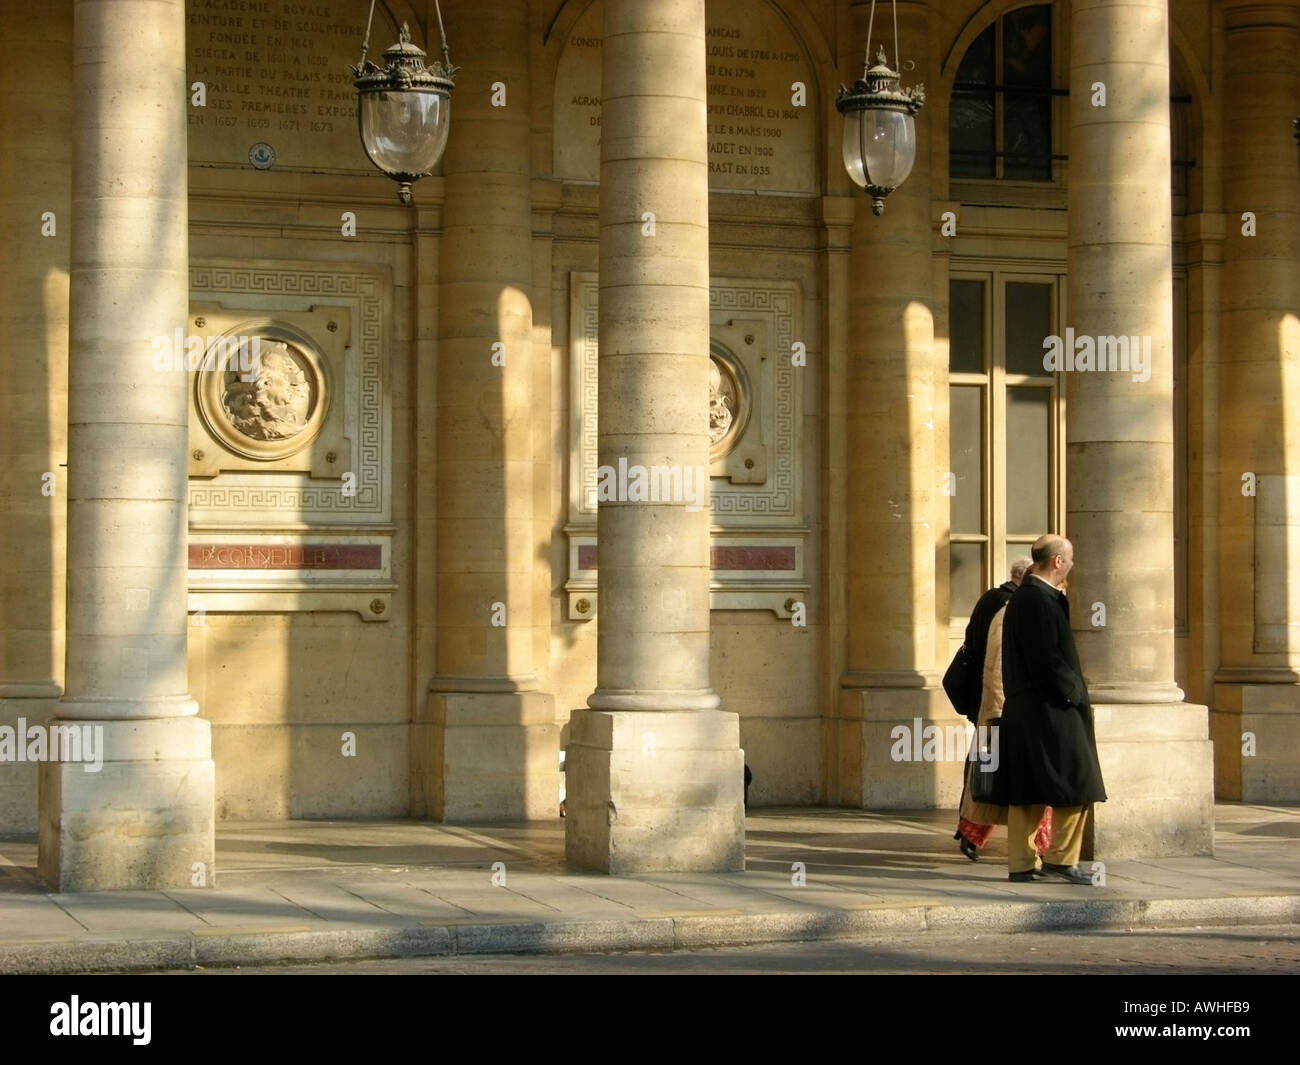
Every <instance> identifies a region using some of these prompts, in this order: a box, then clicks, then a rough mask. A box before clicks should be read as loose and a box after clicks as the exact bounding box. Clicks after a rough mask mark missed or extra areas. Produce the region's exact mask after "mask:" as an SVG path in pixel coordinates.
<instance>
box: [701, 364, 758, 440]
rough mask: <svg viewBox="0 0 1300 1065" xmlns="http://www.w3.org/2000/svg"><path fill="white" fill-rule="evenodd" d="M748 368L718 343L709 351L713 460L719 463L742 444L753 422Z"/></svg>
mask: <svg viewBox="0 0 1300 1065" xmlns="http://www.w3.org/2000/svg"><path fill="white" fill-rule="evenodd" d="M750 396H751V393H750V390H749V381H748V377H747V375H746V373H745V368H744V366H743V365H741V363H740V360H739V359H737V358H735V357H734V356H733V355H732V354H731V353H730V352H728V351H726V350H725V349H724V348H722V347H721V346H720V345H718V344H714V345H713V347H712V349H711V350H710V352H709V458H710V459H711V460H712V461H714V462H716V461H717V460H718V459H720V458H722V457H723V456H724V455H727V454H729V453H730V452H731V451H732V449H733V448H735V446H736V445H737V444H738V443H739V442H740V438H741V437H742V436H743V435H744V433H745V426H746V425H747V424H748V423H749V410H750Z"/></svg>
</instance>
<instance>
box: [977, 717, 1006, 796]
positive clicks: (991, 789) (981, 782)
mask: <svg viewBox="0 0 1300 1065" xmlns="http://www.w3.org/2000/svg"><path fill="white" fill-rule="evenodd" d="M999 724H1000V723H999V721H998V719H997V718H994V719H993V720H992V721H991V722H990V723H989V729H990V731H991V730H992V729H995V728H998V727H999ZM979 735H980V734H979V733H978V732H976V734H975V735H974V736H973V737H971V742H972V743H976V742H978V740H979ZM981 753H983V752H981ZM1001 771H1002V762H1001V759H999V760H998V767H997V768H996V769H990V770H988V771H987V772H986V771H985V769H984V763H983V762H982V761H981V760H980V759H979V758H978V757H977V758H976V759H975V760H974V761H973V762H971V767H970V797H971V799H972V800H973V801H975V802H977V803H980V804H981V805H986V806H1002V805H1003V801H1002V795H1001V790H1000V788H999V787H998V774H999V773H1000V772H1001Z"/></svg>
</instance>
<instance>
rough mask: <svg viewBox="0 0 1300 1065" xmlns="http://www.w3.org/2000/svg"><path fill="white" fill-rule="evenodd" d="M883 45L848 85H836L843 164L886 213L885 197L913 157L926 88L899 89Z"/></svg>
mask: <svg viewBox="0 0 1300 1065" xmlns="http://www.w3.org/2000/svg"><path fill="white" fill-rule="evenodd" d="M898 80H899V75H898V73H897V72H895V71H893V70H890V69H889V67H888V65H887V64H886V62H885V53H884V50H883V49H881V51H880V54H879V57H878V59H877V62H876V65H875V66H874V67H868V68H867V69H866V70H865V71H864V72H863V75H862V77H861V78H859V79H858V80H857V81H856V82H854V83H853V88H852V89H849V88H847V87H845V86H843V85H842V86H840V91H839V95H838V96H837V97H836V100H835V106H836V108H838V110H839V112H840V114H842V115H843V116H844V141H843V153H844V167H845V169H846V170H848V172H849V178H850V179H851V180H852V181H853V183H854V184H855V185H857V186H858V188H861V189H866V190H867V192H868V193H870V194H871V198H872V199H871V209H872V211H873V212H874V213H875V214H878V215H880V214H884V213H885V197H886V196H888V195H889V194H890V193H891V192H893V191H894V190H895V189H896V188H898V186H899V185H901V184H902V183H903V182H904V181H906V180H907V176H908V175H909V174H910V173H911V172H912V164H913V163H915V162H916V122H915V120H914V118H913V116H914V115H915V114H916V113H917V112H918V111H919V110H920V109H921V108H922V106H923V105H924V104H925V87H924V86H921V85H917V86H914V87H912V88H911V89H901V88H900V87H899V84H898Z"/></svg>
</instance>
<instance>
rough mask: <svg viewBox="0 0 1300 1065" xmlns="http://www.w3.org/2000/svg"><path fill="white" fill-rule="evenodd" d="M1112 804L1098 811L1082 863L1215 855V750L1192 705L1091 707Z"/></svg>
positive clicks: (1204, 712) (1204, 713)
mask: <svg viewBox="0 0 1300 1065" xmlns="http://www.w3.org/2000/svg"><path fill="white" fill-rule="evenodd" d="M1093 717H1094V720H1095V722H1096V732H1097V756H1098V759H1099V760H1100V762H1101V773H1102V778H1103V779H1104V780H1105V782H1106V794H1107V795H1108V796H1110V797H1109V798H1108V799H1107V801H1106V802H1099V803H1097V804H1095V805H1094V806H1093V808H1092V809H1093V819H1092V830H1091V844H1089V843H1088V842H1085V844H1084V857H1094V856H1095V857H1097V858H1101V859H1102V860H1108V859H1112V858H1172V857H1178V856H1189V855H1212V854H1213V853H1214V764H1213V763H1214V749H1213V745H1212V744H1211V743H1210V738H1209V723H1208V709H1207V708H1206V707H1204V706H1197V705H1195V704H1194V703H1165V704H1163V705H1161V704H1157V703H1099V704H1097V705H1095V706H1094V707H1093Z"/></svg>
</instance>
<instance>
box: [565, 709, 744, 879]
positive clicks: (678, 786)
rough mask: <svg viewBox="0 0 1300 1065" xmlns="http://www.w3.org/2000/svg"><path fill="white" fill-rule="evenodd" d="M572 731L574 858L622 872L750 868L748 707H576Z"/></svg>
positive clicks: (568, 839) (569, 852) (570, 852)
mask: <svg viewBox="0 0 1300 1065" xmlns="http://www.w3.org/2000/svg"><path fill="white" fill-rule="evenodd" d="M569 730H570V739H569V744H568V746H567V748H566V749H565V784H566V791H567V795H568V799H567V810H568V817H567V819H566V821H565V826H564V848H565V856H566V857H567V859H568V860H569V861H570V862H572V863H573V864H574V865H578V866H581V867H582V868H584V869H593V870H597V871H599V872H605V873H610V874H613V875H616V876H627V875H630V874H634V873H650V872H695V873H728V872H740V871H742V870H743V869H744V868H745V802H744V790H745V756H744V752H743V751H742V750H741V749H740V717H739V715H737V714H731V713H726V712H724V711H720V710H700V711H690V710H662V711H656V710H636V711H630V710H629V711H609V710H575V711H573V715H572V717H571V718H570V719H569Z"/></svg>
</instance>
